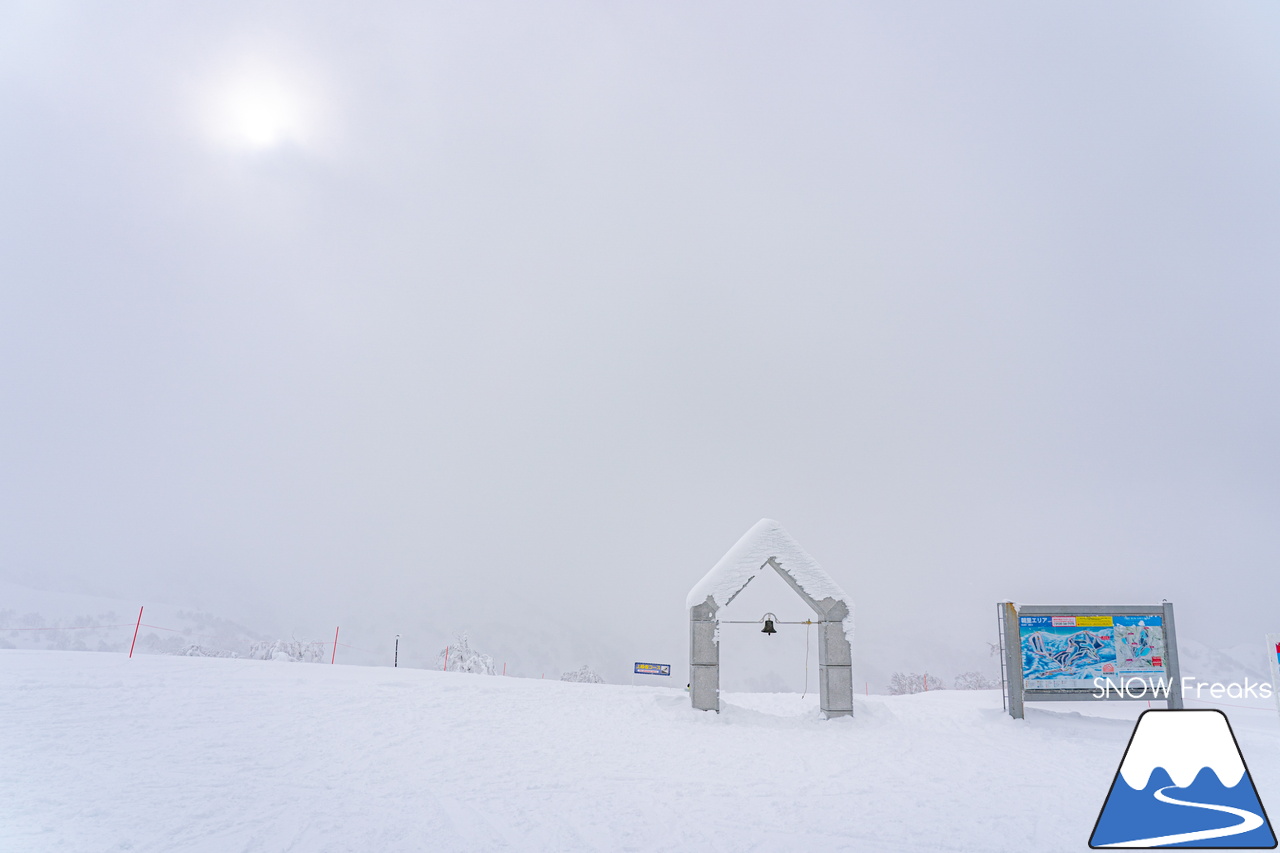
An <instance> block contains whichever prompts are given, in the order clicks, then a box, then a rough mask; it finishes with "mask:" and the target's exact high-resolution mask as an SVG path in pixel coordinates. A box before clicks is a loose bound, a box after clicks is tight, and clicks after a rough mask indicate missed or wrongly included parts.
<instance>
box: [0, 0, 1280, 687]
mask: <svg viewBox="0 0 1280 853" xmlns="http://www.w3.org/2000/svg"><path fill="white" fill-rule="evenodd" d="M1278 37H1280V13H1278V12H1277V11H1276V9H1275V8H1274V7H1273V6H1271V5H1267V4H1260V3H1259V4H1250V3H1244V4H1236V5H1233V6H1231V7H1230V8H1227V9H1224V8H1214V9H1208V8H1206V7H1198V6H1194V5H1186V4H1176V3H1175V4H1165V5H1161V6H1159V7H1158V8H1157V7H1152V6H1144V5H1139V6H1131V7H1124V8H1116V7H1115V6H1113V5H1103V4H1087V3H1086V4H1075V5H1073V6H1071V7H1070V8H1067V7H1062V8H1036V7H1026V6H1020V5H1015V4H997V3H991V4H978V5H972V4H970V5H966V6H965V7H964V8H963V9H961V8H959V7H951V6H947V5H944V4H935V5H918V4H893V5H892V6H880V7H877V6H871V5H854V6H852V7H851V6H849V5H847V4H821V3H820V4H816V5H810V6H806V7H805V8H803V9H796V8H793V7H788V6H784V5H766V4H758V3H745V4H743V3H736V4H708V5H702V6H698V7H697V8H688V7H685V6H681V5H677V4H661V3H660V4H647V5H644V6H599V5H588V4H577V3H555V4H551V5H540V6H539V7H538V8H536V9H534V8H531V7H527V6H521V5H518V4H501V3H500V4H497V5H492V4H491V5H486V6H484V7H469V6H467V7H463V6H456V5H447V4H434V3H427V4H413V5H403V4H388V3H373V4H372V5H370V4H363V5H361V6H360V7H359V8H356V7H352V6H348V5H343V4H336V3H327V2H321V3H309V4H305V5H297V4H290V3H253V4H250V3H225V4H219V5H218V6H217V7H216V8H209V9H200V10H195V9H190V8H186V7H177V6H175V7H161V8H152V7H146V8H144V7H141V6H124V7H121V6H115V7H101V6H93V5H90V4H78V3H68V4H62V5H52V4H9V5H7V6H5V7H4V8H3V9H0V117H2V118H3V120H0V155H2V156H0V365H3V367H0V411H2V412H3V417H0V578H3V579H6V580H8V581H11V582H14V583H19V584H25V585H28V586H34V587H43V588H54V589H58V590H63V591H66V592H69V593H77V594H80V593H83V594H92V595H100V596H109V597H113V598H118V599H122V600H128V601H134V600H136V601H137V602H138V603H139V604H144V603H146V602H148V601H154V602H165V603H168V604H172V605H174V606H175V607H182V608H187V609H190V610H206V611H209V612H213V613H217V614H219V615H220V616H222V617H225V618H227V619H230V620H232V621H236V622H238V623H241V624H244V625H246V626H251V627H253V629H254V630H261V631H264V632H268V633H271V634H281V635H283V634H286V633H288V632H298V633H300V634H306V635H308V636H313V637H319V638H325V637H327V635H328V633H329V632H331V631H332V629H333V627H334V626H337V625H344V626H351V630H352V631H353V636H354V634H355V632H357V630H358V631H359V632H363V633H364V634H366V635H368V636H377V637H380V638H381V639H380V640H379V641H378V642H381V643H383V645H381V646H374V648H375V649H378V650H381V649H384V648H386V644H387V643H389V642H390V640H389V638H391V637H393V636H394V634H395V633H398V632H399V633H406V634H408V633H413V634H415V635H417V636H422V637H430V640H429V641H428V640H426V639H423V640H422V646H424V647H425V646H428V645H429V646H431V647H432V648H433V649H434V648H438V644H439V643H441V642H447V641H448V638H449V637H450V636H452V635H453V633H455V632H457V631H463V630H467V631H470V632H471V633H472V636H473V638H475V639H476V641H477V643H482V644H484V645H486V646H488V647H489V648H493V649H495V650H497V649H502V650H503V651H502V652H501V653H502V654H506V655H510V656H511V657H513V658H514V657H515V656H516V655H519V654H523V655H525V658H524V660H525V661H526V665H527V666H528V667H530V668H531V667H533V666H535V665H539V664H536V663H535V661H541V660H543V659H551V660H558V659H560V658H561V657H565V658H571V660H566V661H564V664H563V665H564V666H565V667H566V668H571V667H576V666H580V665H581V664H583V663H589V664H591V665H593V666H599V667H602V668H604V667H615V669H614V672H615V673H619V672H620V670H618V669H617V668H618V667H622V668H623V669H625V667H626V665H627V663H628V662H629V661H631V660H657V661H662V662H668V661H670V662H677V663H678V662H680V661H683V660H684V659H685V654H686V642H687V640H686V635H687V627H686V624H685V620H686V614H685V612H684V608H683V601H684V596H685V593H686V592H687V591H688V589H689V588H690V587H691V586H692V585H693V584H694V583H695V582H696V581H697V580H698V578H700V577H701V576H702V575H703V574H704V573H705V572H706V570H707V569H708V568H709V567H710V566H712V565H713V564H714V563H715V561H716V560H717V559H719V557H720V556H721V555H722V554H723V553H724V551H725V550H726V549H728V548H729V547H730V546H731V545H732V544H733V543H734V542H735V541H736V540H737V538H738V537H739V536H740V535H741V534H742V533H743V532H744V531H745V530H747V529H748V528H749V527H750V526H751V525H752V524H753V523H754V522H755V521H756V520H757V519H759V518H762V517H770V518H776V519H778V520H779V521H780V522H781V523H782V524H783V525H785V526H786V527H787V529H788V530H789V531H790V533H791V534H792V535H793V536H794V537H795V538H796V539H797V540H798V541H799V542H800V543H801V544H802V545H803V546H804V548H805V549H806V550H807V551H808V552H809V553H811V554H812V555H813V556H814V557H815V558H816V559H817V560H818V561H819V562H820V563H821V564H822V565H823V567H824V568H825V569H826V570H827V571H828V572H829V573H830V574H831V575H832V576H833V577H834V578H835V579H836V581H837V582H838V583H839V584H840V585H841V586H842V587H843V588H844V589H846V590H847V591H848V592H849V593H850V595H851V596H852V597H853V598H854V601H855V603H856V613H855V619H856V624H857V639H856V640H855V645H856V648H857V652H856V653H857V654H858V655H859V656H860V661H861V662H860V664H859V666H860V667H862V669H863V671H865V672H879V673H888V672H890V671H892V670H895V669H908V670H914V671H921V670H925V669H932V668H934V667H938V668H940V669H941V670H942V671H944V672H956V671H962V670H966V669H979V668H986V667H987V666H988V664H989V661H988V658H987V648H986V642H987V641H988V640H990V639H993V637H992V635H993V634H994V607H993V604H994V602H995V601H997V600H999V599H1004V598H1012V599H1015V600H1018V601H1022V602H1034V603H1055V602H1065V603H1071V602H1081V603H1141V602H1153V603H1154V602H1158V601H1159V600H1160V599H1161V598H1167V599H1169V600H1171V601H1173V602H1174V603H1175V604H1176V605H1177V607H1178V611H1177V612H1178V619H1179V630H1180V633H1181V634H1182V635H1183V636H1187V637H1192V638H1198V639H1200V640H1201V641H1202V642H1205V643H1206V644H1207V645H1209V646H1210V647H1212V648H1217V649H1222V648H1228V647H1233V646H1237V645H1239V644H1242V643H1253V642H1257V641H1259V640H1260V638H1261V636H1262V634H1263V633H1264V632H1266V631H1268V630H1273V629H1275V628H1276V626H1275V624H1274V621H1273V620H1274V616H1273V614H1272V613H1271V608H1270V602H1272V601H1274V600H1275V598H1276V595H1277V593H1278V592H1280V590H1278V589H1277V583H1278V581H1277V579H1276V575H1275V572H1274V571H1272V569H1273V567H1274V566H1275V565H1276V563H1277V558H1278V557H1280V526H1278V525H1277V524H1276V523H1275V519H1276V518H1277V517H1278V516H1280V498H1278V495H1277V490H1276V487H1275V484H1276V482H1278V481H1280V449H1278V446H1277V444H1276V442H1275V440H1274V437H1275V435H1276V434H1277V433H1278V432H1280V430H1278V429H1277V428H1278V427H1280V422H1278V421H1280V418H1278V417H1277V415H1278V413H1280V402H1277V397H1276V395H1275V394H1274V393H1272V389H1274V388H1275V387H1276V381H1277V378H1278V377H1277V367H1278V366H1280V334H1277V333H1278V332H1280V290H1278V289H1277V288H1276V287H1275V286H1274V283H1275V281H1276V278H1277V276H1276V273H1277V271H1278V270H1277V267H1278V264H1277V260H1278V258H1277V252H1280V243H1277V242H1276V240H1275V239H1274V235H1275V233H1276V231H1277V224H1278V222H1277V205H1278V204H1280V202H1278V201H1277V200H1278V199H1280V192H1278V191H1277V190H1280V187H1278V186H1277V183H1278V181H1277V179H1278V177H1280V172H1278V170H1280V162H1278V161H1277V158H1276V157H1275V156H1274V152H1275V151H1276V149H1277V143H1278V142H1280V138H1278V137H1280V124H1277V122H1276V118H1275V109H1274V104H1275V99H1276V91H1275V89H1276V83H1275V81H1277V80H1280V67H1277V66H1280V56H1278V55H1277V53H1276V51H1275V50H1274V45H1275V44H1276V43H1277V39H1278ZM784 592H785V590H784ZM783 598H785V595H784V596H783ZM760 604H761V608H762V609H768V610H778V611H779V612H781V611H780V608H782V607H785V606H789V604H787V603H785V602H776V603H775V602H773V601H762V602H760ZM3 609H5V604H4V602H0V610H3ZM759 615H760V614H754V615H753V616H752V617H751V618H755V617H756V616H759ZM744 618H746V617H744ZM796 636H798V635H794V634H793V635H792V637H793V638H794V637H796ZM752 639H753V640H758V638H752ZM774 639H775V640H779V641H780V642H794V640H784V639H783V638H782V637H779V638H774ZM353 642H354V641H353ZM742 642H743V643H746V639H745V638H744V639H743V641H742ZM741 648H742V649H748V648H750V647H749V646H746V645H743V646H742V647H741ZM760 648H763V647H760ZM415 653H416V652H415ZM494 653H495V654H497V653H498V652H496V651H495V652H494ZM431 654H434V651H432V652H431ZM597 658H603V659H605V660H597ZM425 659H429V658H424V660H425ZM610 661H612V663H611V662H610ZM744 661H748V659H747V658H744ZM748 662H749V661H748ZM744 665H745V663H744ZM787 666H792V664H787ZM799 666H801V667H802V664H799ZM601 671H604V670H603V669H602V670H601ZM791 672H792V674H794V673H796V672H799V670H797V669H793V670H791ZM744 677H746V678H757V679H766V678H767V677H768V671H767V669H759V670H757V671H755V672H754V673H751V674H748V675H744ZM790 677H791V676H790V675H789V676H788V678H790Z"/></svg>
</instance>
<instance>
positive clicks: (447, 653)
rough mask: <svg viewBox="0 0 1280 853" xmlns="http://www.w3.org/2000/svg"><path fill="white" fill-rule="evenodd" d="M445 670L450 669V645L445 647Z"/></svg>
mask: <svg viewBox="0 0 1280 853" xmlns="http://www.w3.org/2000/svg"><path fill="white" fill-rule="evenodd" d="M444 671H445V672H448V671H449V647H448V646H445V647H444Z"/></svg>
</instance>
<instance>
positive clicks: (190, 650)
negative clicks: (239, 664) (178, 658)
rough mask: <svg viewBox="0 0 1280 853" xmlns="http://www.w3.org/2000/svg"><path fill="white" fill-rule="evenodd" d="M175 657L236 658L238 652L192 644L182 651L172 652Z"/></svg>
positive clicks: (238, 655)
mask: <svg viewBox="0 0 1280 853" xmlns="http://www.w3.org/2000/svg"><path fill="white" fill-rule="evenodd" d="M174 654H177V655H183V656H185V657H189V658H238V657H240V654H239V653H238V652H233V651H228V650H227V649H211V648H209V647H208V646H202V645H200V644H198V643H192V644H191V645H189V646H185V647H184V648H183V649H182V651H179V652H174Z"/></svg>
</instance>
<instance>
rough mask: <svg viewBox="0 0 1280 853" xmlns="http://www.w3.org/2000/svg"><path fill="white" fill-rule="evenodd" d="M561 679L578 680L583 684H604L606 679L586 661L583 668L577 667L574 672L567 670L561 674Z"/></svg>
mask: <svg viewBox="0 0 1280 853" xmlns="http://www.w3.org/2000/svg"><path fill="white" fill-rule="evenodd" d="M560 680H561V681H577V682H581V683H583V684H604V679H603V678H601V677H600V674H599V673H597V672H596V671H595V670H593V669H592V668H591V667H589V666H587V665H586V664H585V663H584V664H583V665H582V669H575V670H574V671H573V672H566V673H565V674H564V675H562V676H560Z"/></svg>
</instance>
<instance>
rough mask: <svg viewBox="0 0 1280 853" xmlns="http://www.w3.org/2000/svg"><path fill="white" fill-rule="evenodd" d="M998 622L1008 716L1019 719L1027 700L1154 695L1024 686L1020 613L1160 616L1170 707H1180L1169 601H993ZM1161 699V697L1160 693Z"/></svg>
mask: <svg viewBox="0 0 1280 853" xmlns="http://www.w3.org/2000/svg"><path fill="white" fill-rule="evenodd" d="M996 612H997V616H998V619H999V624H1000V668H1001V673H1000V675H1001V678H1000V684H1001V687H1002V689H1003V691H1004V700H1005V701H1004V707H1005V710H1006V711H1008V712H1009V716H1011V717H1013V718H1014V719H1015V720H1021V719H1022V718H1023V716H1024V706H1025V703H1027V702H1117V701H1134V700H1141V699H1147V700H1151V699H1153V698H1156V697H1153V696H1149V695H1145V693H1144V695H1141V696H1127V695H1124V693H1123V692H1112V691H1108V692H1107V694H1106V695H1105V696H1097V695H1095V694H1096V693H1097V689H1096V688H1093V687H1088V688H1074V687H1073V688H1027V687H1026V686H1025V685H1024V684H1023V679H1022V637H1021V634H1020V632H1019V630H1018V629H1019V624H1020V623H1019V621H1018V620H1019V618H1020V617H1022V616H1159V617H1160V619H1161V625H1162V626H1163V628H1164V652H1165V662H1164V671H1165V677H1166V678H1167V679H1168V680H1169V693H1168V698H1167V699H1165V700H1164V701H1165V702H1166V705H1167V706H1168V707H1169V708H1181V707H1182V671H1181V668H1180V667H1179V666H1178V635H1177V632H1176V631H1175V630H1174V625H1173V605H1172V604H1171V603H1169V602H1168V601H1165V602H1162V603H1160V604H1146V605H1069V604H1051V605H1031V604H1027V605H1022V606H1019V605H1017V604H1014V603H1013V602H1012V601H1002V602H1000V603H998V604H997V605H996ZM1160 699H1164V697H1160Z"/></svg>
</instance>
